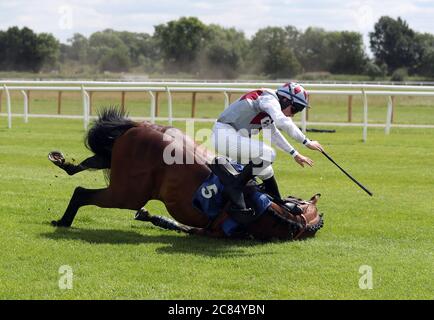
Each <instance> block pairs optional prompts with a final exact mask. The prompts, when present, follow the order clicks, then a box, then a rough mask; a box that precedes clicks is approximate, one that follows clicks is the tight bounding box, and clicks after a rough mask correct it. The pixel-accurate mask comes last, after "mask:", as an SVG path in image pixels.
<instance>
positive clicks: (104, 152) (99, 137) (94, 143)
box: [84, 106, 139, 161]
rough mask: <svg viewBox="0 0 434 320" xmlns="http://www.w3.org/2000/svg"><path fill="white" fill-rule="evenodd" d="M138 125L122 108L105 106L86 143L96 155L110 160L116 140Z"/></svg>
mask: <svg viewBox="0 0 434 320" xmlns="http://www.w3.org/2000/svg"><path fill="white" fill-rule="evenodd" d="M138 125H139V123H137V122H134V121H133V120H131V119H129V118H128V114H127V113H126V112H124V111H122V110H120V108H117V107H114V106H110V107H107V108H103V109H100V110H99V111H98V118H97V119H96V120H95V121H94V122H93V124H92V126H91V127H90V129H89V130H88V132H87V134H86V136H85V141H84V143H85V145H86V147H87V148H88V149H89V150H91V151H92V152H93V153H94V154H95V155H97V156H99V157H101V158H103V159H106V160H108V161H110V159H111V152H112V148H113V144H114V142H115V140H116V139H117V138H119V137H120V136H121V135H123V134H124V133H125V132H126V131H127V130H128V129H131V128H133V127H137V126H138Z"/></svg>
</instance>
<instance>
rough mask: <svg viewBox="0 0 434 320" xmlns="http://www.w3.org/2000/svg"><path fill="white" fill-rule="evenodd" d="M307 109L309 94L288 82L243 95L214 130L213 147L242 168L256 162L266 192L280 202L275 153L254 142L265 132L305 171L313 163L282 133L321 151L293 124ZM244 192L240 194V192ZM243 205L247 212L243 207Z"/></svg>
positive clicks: (258, 174)
mask: <svg viewBox="0 0 434 320" xmlns="http://www.w3.org/2000/svg"><path fill="white" fill-rule="evenodd" d="M306 107H308V94H307V92H306V90H305V89H304V88H303V87H302V86H301V85H299V84H297V83H294V82H289V83H286V84H284V85H283V86H282V87H280V88H278V89H277V91H276V90H271V89H259V90H255V91H251V92H249V93H247V94H245V95H243V96H242V97H241V98H240V99H238V100H237V101H235V102H234V103H232V104H231V105H230V106H229V107H228V108H227V109H225V111H223V113H222V114H221V115H220V117H219V118H218V119H217V122H216V123H215V124H214V127H213V134H212V137H211V139H212V143H213V144H214V146H215V149H216V151H217V152H218V153H220V154H222V155H225V156H227V157H229V158H231V159H232V160H235V161H237V162H239V163H241V164H248V163H249V162H250V161H251V162H253V164H254V167H255V171H254V172H253V173H254V174H255V175H256V176H258V177H259V178H260V179H261V180H262V181H263V183H264V187H265V190H266V192H267V193H268V194H270V195H271V196H273V197H274V198H277V199H280V198H281V197H280V192H279V188H278V185H277V183H276V180H275V178H274V171H273V168H272V166H271V164H272V163H273V162H274V159H275V157H276V152H275V151H274V150H273V149H272V148H271V147H269V146H268V145H267V144H265V143H263V142H261V141H259V140H256V139H251V137H252V135H255V134H258V133H259V131H260V130H261V129H264V130H263V132H264V137H265V136H266V135H267V136H268V137H269V138H270V140H271V142H272V143H273V144H275V145H276V146H277V147H279V148H280V149H282V150H283V151H285V152H286V153H288V154H289V155H291V156H292V158H294V160H295V161H296V162H297V163H298V164H299V165H301V166H302V167H304V165H305V164H307V165H309V166H312V165H313V161H312V160H311V159H309V158H308V157H305V156H303V155H302V154H301V153H299V152H298V151H297V150H296V149H295V148H294V147H293V146H292V145H291V144H290V143H289V142H288V141H287V140H286V139H285V137H284V136H283V135H282V133H281V132H280V131H279V130H282V131H284V132H286V133H287V134H288V135H289V136H290V137H292V138H293V139H295V140H296V141H298V142H300V143H302V144H303V145H305V146H306V147H308V148H309V149H312V150H317V151H322V150H323V148H322V146H321V144H320V143H319V142H318V141H311V140H309V139H308V138H307V137H306V136H305V135H304V134H303V132H301V131H300V129H299V128H298V127H297V126H296V125H295V124H294V122H293V121H292V119H291V118H292V117H293V116H294V115H295V114H296V113H298V112H300V111H302V110H303V109H304V108H306ZM240 192H241V191H240ZM243 205H244V208H243V207H242V206H243ZM243 205H238V207H241V208H238V209H239V210H238V211H245V209H246V208H245V204H243Z"/></svg>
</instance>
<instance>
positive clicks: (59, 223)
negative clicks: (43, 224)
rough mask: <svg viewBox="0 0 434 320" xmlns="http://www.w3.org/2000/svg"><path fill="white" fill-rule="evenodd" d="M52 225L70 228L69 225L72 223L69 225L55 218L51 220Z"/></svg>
mask: <svg viewBox="0 0 434 320" xmlns="http://www.w3.org/2000/svg"><path fill="white" fill-rule="evenodd" d="M51 225H52V226H53V227H64V228H68V227H70V226H71V225H67V224H65V223H62V222H61V221H60V220H53V221H51Z"/></svg>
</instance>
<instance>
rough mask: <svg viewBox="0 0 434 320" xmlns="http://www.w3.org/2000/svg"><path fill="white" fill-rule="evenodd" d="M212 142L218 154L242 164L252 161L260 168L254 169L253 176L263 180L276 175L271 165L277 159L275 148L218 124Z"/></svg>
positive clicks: (228, 126) (214, 129)
mask: <svg viewBox="0 0 434 320" xmlns="http://www.w3.org/2000/svg"><path fill="white" fill-rule="evenodd" d="M211 141H212V144H213V145H214V148H215V150H216V152H217V153H219V154H221V155H224V156H226V157H229V158H231V159H232V160H234V161H237V162H238V163H241V164H248V163H249V161H252V162H253V164H255V165H260V166H259V167H254V168H253V174H255V175H257V176H258V177H259V178H260V179H261V180H266V179H269V178H271V177H272V176H273V175H274V171H273V167H272V166H271V164H272V163H273V162H274V159H275V158H276V152H275V151H274V149H273V148H271V147H270V146H268V145H267V144H265V143H264V142H262V141H259V140H256V139H251V138H249V137H246V136H243V135H241V134H240V133H239V132H237V130H235V129H234V128H233V127H232V126H231V125H229V124H225V123H221V122H216V123H215V124H214V128H213V133H212V135H211Z"/></svg>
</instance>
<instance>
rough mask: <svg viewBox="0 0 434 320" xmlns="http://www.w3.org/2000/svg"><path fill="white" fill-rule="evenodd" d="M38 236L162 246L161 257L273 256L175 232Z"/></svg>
mask: <svg viewBox="0 0 434 320" xmlns="http://www.w3.org/2000/svg"><path fill="white" fill-rule="evenodd" d="M41 236H42V237H44V238H48V239H52V240H77V241H84V242H87V243H91V244H119V245H123V244H129V245H140V244H163V245H164V246H163V247H159V248H157V249H156V252H158V253H162V254H179V253H182V254H198V255H204V256H208V257H221V256H257V255H262V254H267V255H270V254H273V252H270V250H267V252H255V253H250V252H246V249H248V248H251V247H260V246H262V245H263V244H264V243H263V242H258V241H253V240H230V239H211V238H206V237H200V236H194V235H184V234H180V233H175V232H174V233H167V234H164V235H161V234H158V235H144V234H140V233H138V232H134V231H124V230H112V229H99V230H95V229H81V228H69V229H64V228H62V229H60V228H57V229H55V230H54V231H53V232H47V233H42V234H41Z"/></svg>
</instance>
